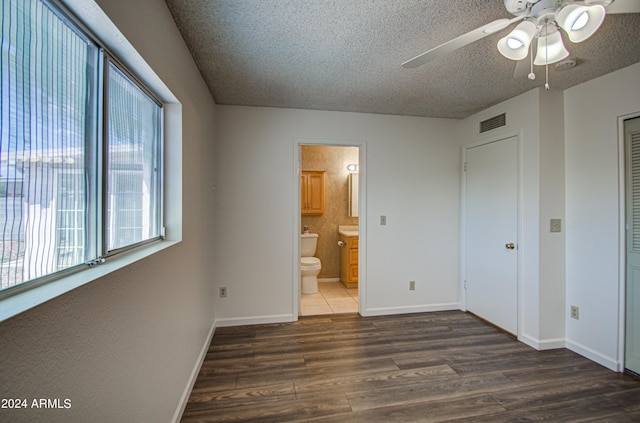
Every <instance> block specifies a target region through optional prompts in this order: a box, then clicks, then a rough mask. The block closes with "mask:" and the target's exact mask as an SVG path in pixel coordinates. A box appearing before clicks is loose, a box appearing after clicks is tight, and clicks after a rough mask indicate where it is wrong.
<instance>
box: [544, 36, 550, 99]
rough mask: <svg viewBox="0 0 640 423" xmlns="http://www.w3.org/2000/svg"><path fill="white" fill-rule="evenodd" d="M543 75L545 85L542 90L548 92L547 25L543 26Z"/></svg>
mask: <svg viewBox="0 0 640 423" xmlns="http://www.w3.org/2000/svg"><path fill="white" fill-rule="evenodd" d="M544 56H545V58H544V62H545V63H544V73H545V83H544V89H545V90H547V91H549V31H548V28H547V25H545V26H544Z"/></svg>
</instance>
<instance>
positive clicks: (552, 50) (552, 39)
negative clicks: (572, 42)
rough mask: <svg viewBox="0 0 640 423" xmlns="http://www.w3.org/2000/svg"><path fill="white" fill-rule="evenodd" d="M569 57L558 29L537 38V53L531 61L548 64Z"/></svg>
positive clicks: (536, 63) (535, 63) (539, 64)
mask: <svg viewBox="0 0 640 423" xmlns="http://www.w3.org/2000/svg"><path fill="white" fill-rule="evenodd" d="M567 57H569V51H567V49H566V48H565V47H564V44H563V43H562V35H561V34H560V31H556V32H554V33H552V34H549V35H547V36H546V37H539V38H538V54H536V59H535V60H534V61H533V64H534V65H538V66H542V65H550V64H552V63H556V62H559V61H561V60H562V59H566V58H567Z"/></svg>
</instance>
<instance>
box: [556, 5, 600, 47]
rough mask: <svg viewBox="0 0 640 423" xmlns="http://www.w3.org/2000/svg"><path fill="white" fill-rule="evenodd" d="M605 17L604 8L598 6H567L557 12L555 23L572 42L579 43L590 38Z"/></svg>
mask: <svg viewBox="0 0 640 423" xmlns="http://www.w3.org/2000/svg"><path fill="white" fill-rule="evenodd" d="M605 15H606V10H605V8H604V6H602V5H599V4H594V5H592V6H582V5H578V4H569V5H567V6H565V7H563V8H562V9H561V10H560V11H559V12H558V15H557V16H556V22H558V25H560V27H561V28H562V29H564V30H565V32H566V33H567V35H568V36H569V39H570V40H571V41H572V42H574V43H579V42H582V41H584V40H586V39H587V38H589V37H591V36H592V35H593V34H594V33H595V32H596V31H597V30H598V28H600V25H602V21H603V20H604V17H605ZM585 20H586V23H585Z"/></svg>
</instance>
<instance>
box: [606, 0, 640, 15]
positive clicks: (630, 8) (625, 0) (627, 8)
mask: <svg viewBox="0 0 640 423" xmlns="http://www.w3.org/2000/svg"><path fill="white" fill-rule="evenodd" d="M607 13H640V1H638V0H615V1H614V2H613V3H611V4H610V5H609V6H607Z"/></svg>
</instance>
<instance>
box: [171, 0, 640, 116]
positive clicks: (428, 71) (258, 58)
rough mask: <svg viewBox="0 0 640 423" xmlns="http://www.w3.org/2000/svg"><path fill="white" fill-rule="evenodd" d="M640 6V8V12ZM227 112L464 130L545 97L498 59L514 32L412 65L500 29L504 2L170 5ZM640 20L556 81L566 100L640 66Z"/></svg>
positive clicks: (599, 37)
mask: <svg viewBox="0 0 640 423" xmlns="http://www.w3.org/2000/svg"><path fill="white" fill-rule="evenodd" d="M639 1H640V0H639ZM166 2H167V5H168V6H169V9H170V10H171V13H172V14H173V16H174V19H175V21H176V23H177V25H178V28H179V29H180V31H181V32H182V35H183V37H184V39H185V41H186V44H187V46H188V47H189V49H190V50H191V53H192V55H193V57H194V59H195V61H196V64H197V65H198V67H199V69H200V72H201V73H202V75H203V77H204V79H205V81H206V83H207V85H208V87H209V89H210V91H211V93H212V95H213V97H214V99H215V101H216V103H217V104H225V105H244V106H266V107H284V108H297V109H316V110H336V111H350V112H365V113H381V114H396V115H411V116H429V117H446V118H464V117H467V116H469V115H471V114H474V113H476V112H478V111H481V110H483V109H485V108H487V107H489V106H492V105H494V104H497V103H500V102H502V101H504V100H506V99H509V98H512V97H514V96H516V95H518V94H521V93H524V92H526V91H529V90H531V89H532V88H535V87H539V86H543V85H544V68H543V67H536V74H537V78H536V80H535V81H530V80H529V79H527V77H526V76H523V77H519V78H514V70H515V62H513V61H511V60H509V59H506V58H504V57H503V56H502V55H501V54H500V53H499V52H498V50H497V49H496V43H497V42H498V40H499V39H500V38H502V37H503V36H504V35H506V34H507V33H509V31H511V29H512V28H513V26H512V27H509V28H507V29H505V30H503V31H500V32H498V33H496V34H492V35H490V36H488V37H486V38H484V39H482V40H480V41H477V42H475V43H473V44H470V45H468V46H466V47H463V48H461V49H459V50H456V51H454V52H453V53H450V54H448V55H446V56H444V57H442V58H440V59H438V60H436V61H434V62H430V63H427V64H426V65H423V66H421V67H419V68H416V69H404V68H402V67H401V66H400V64H401V63H402V62H404V61H406V60H408V59H410V58H412V57H414V56H416V55H418V54H420V53H422V52H424V51H426V50H429V49H431V48H433V47H435V46H437V45H439V44H441V43H443V42H445V41H448V40H449V39H451V38H454V37H456V36H458V35H460V34H463V33H465V32H467V31H470V30H472V29H475V28H477V27H479V26H481V25H483V24H486V23H488V22H491V21H493V20H495V19H498V18H510V17H512V16H511V15H509V13H508V12H507V11H506V10H505V8H504V3H503V0H483V1H468V0H421V1H418V0H166ZM639 29H640V14H638V13H634V14H616V15H613V14H610V15H607V17H606V18H605V21H604V23H603V25H602V27H601V28H600V29H599V30H598V32H597V33H596V34H595V35H593V36H592V37H591V38H589V39H588V40H586V41H585V42H583V43H580V44H572V43H571V42H570V41H568V38H567V37H566V34H563V35H564V40H565V45H566V47H567V49H568V50H569V51H570V52H571V56H570V57H571V58H573V59H575V60H577V62H578V65H577V66H576V67H574V68H572V69H569V70H565V71H557V70H555V69H554V68H553V67H552V66H550V69H549V77H550V81H551V89H556V90H563V89H566V88H569V87H571V86H573V85H576V84H579V83H581V82H584V81H587V80H589V79H593V78H595V77H598V76H600V75H603V74H606V73H608V72H611V71H614V70H616V69H619V68H622V67H625V66H628V65H631V64H633V63H636V62H639V61H640V36H638V30H639Z"/></svg>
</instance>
